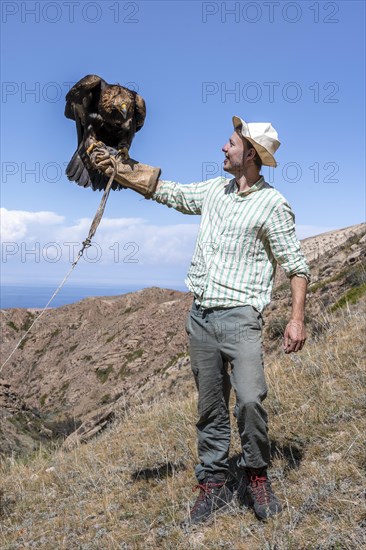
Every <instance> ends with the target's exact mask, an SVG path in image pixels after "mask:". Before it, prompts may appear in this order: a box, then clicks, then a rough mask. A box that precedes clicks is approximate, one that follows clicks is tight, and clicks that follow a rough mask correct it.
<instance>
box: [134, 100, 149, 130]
mask: <svg viewBox="0 0 366 550" xmlns="http://www.w3.org/2000/svg"><path fill="white" fill-rule="evenodd" d="M145 117H146V105H145V101H144V100H143V98H142V97H141V96H140V95H139V94H136V97H135V119H136V132H138V131H139V130H141V128H142V127H143V125H144V122H145Z"/></svg>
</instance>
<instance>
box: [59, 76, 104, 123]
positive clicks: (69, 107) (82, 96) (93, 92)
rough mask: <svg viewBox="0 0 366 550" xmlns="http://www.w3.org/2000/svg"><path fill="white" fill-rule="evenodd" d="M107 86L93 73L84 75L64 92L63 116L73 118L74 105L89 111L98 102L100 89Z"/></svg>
mask: <svg viewBox="0 0 366 550" xmlns="http://www.w3.org/2000/svg"><path fill="white" fill-rule="evenodd" d="M106 86H107V83H106V81H105V80H103V78H100V76H97V75H95V74H89V75H87V76H84V78H82V79H81V80H79V82H77V83H76V84H74V86H73V87H72V88H71V89H70V90H69V91H68V92H67V94H66V107H65V117H67V118H71V119H72V120H75V107H79V109H78V110H80V111H82V110H84V111H89V110H90V108H91V107H92V106H93V103H96V104H97V102H98V100H99V97H100V93H101V91H102V89H104V88H105V87H106Z"/></svg>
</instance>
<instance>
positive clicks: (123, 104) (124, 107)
mask: <svg viewBox="0 0 366 550" xmlns="http://www.w3.org/2000/svg"><path fill="white" fill-rule="evenodd" d="M120 110H121V113H122V115H123V118H126V116H127V105H126V103H122V105H121V109H120Z"/></svg>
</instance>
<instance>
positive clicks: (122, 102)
mask: <svg viewBox="0 0 366 550" xmlns="http://www.w3.org/2000/svg"><path fill="white" fill-rule="evenodd" d="M65 116H66V117H67V118H70V119H71V120H75V123H76V131H77V139H78V146H77V149H76V151H75V153H74V154H73V156H72V158H71V160H70V162H69V164H68V166H67V168H66V175H67V177H68V179H69V180H70V181H75V182H76V183H77V184H78V185H81V186H83V187H91V188H92V189H93V191H95V190H99V191H100V190H103V189H105V188H106V186H107V183H108V179H109V178H108V177H107V176H106V175H105V174H103V173H102V172H101V171H99V170H97V169H96V168H95V167H94V166H93V165H92V163H91V161H90V159H89V156H88V153H87V151H88V139H89V138H93V139H94V142H95V140H96V141H101V142H103V145H105V146H106V148H107V149H108V151H109V152H110V154H113V155H114V156H116V158H121V159H122V160H124V161H128V159H129V153H128V151H129V149H130V146H131V143H132V140H133V138H134V136H135V133H136V132H138V131H139V130H141V128H142V127H143V125H144V121H145V116H146V106H145V101H144V99H143V98H142V97H141V96H140V95H139V94H138V93H137V92H135V91H133V90H129V89H128V88H125V87H124V86H120V85H119V84H108V83H107V82H106V81H105V80H103V78H100V76H97V75H95V74H92V75H87V76H85V77H84V78H82V79H81V80H79V82H77V83H76V84H75V85H74V86H73V87H72V88H71V89H70V90H69V92H68V93H67V94H66V107H65ZM112 189H123V186H122V185H120V184H118V183H117V182H116V181H114V182H113V184H112Z"/></svg>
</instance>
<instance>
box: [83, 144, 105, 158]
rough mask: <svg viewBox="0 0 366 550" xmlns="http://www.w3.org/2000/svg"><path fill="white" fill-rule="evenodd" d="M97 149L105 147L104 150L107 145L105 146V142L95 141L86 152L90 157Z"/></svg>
mask: <svg viewBox="0 0 366 550" xmlns="http://www.w3.org/2000/svg"><path fill="white" fill-rule="evenodd" d="M96 147H103V148H104V147H105V145H104V143H103V141H93V143H92V144H91V145H89V147H88V148H87V150H86V153H87V155H89V156H90V153H91V152H92V151H94V149H95V148H96Z"/></svg>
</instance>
